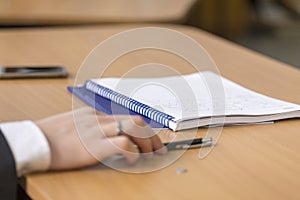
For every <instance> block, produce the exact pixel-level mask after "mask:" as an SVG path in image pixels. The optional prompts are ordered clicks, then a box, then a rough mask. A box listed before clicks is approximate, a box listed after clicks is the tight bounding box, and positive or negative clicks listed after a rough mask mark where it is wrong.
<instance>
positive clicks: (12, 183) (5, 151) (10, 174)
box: [0, 130, 17, 200]
mask: <svg viewBox="0 0 300 200" xmlns="http://www.w3.org/2000/svg"><path fill="white" fill-rule="evenodd" d="M16 192H17V175H16V166H15V160H14V157H13V155H12V152H11V150H10V148H9V146H8V143H7V141H6V139H5V137H4V135H3V134H2V132H1V130H0V199H3V200H4V199H5V200H15V199H16Z"/></svg>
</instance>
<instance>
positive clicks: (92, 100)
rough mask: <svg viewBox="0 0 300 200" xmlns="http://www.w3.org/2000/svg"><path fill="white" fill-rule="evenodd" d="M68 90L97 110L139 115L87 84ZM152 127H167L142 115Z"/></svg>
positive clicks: (107, 112) (116, 113)
mask: <svg viewBox="0 0 300 200" xmlns="http://www.w3.org/2000/svg"><path fill="white" fill-rule="evenodd" d="M67 89H68V91H69V92H71V93H72V94H73V95H75V96H76V97H77V98H79V99H80V100H81V101H83V102H84V103H85V104H87V105H88V106H91V107H92V108H95V109H96V110H98V111H100V112H103V113H106V114H109V115H112V114H114V115H128V114H130V115H139V114H138V113H136V112H133V111H131V110H128V109H127V108H125V107H123V106H121V105H119V104H117V103H114V102H112V101H110V100H109V99H107V98H104V97H101V96H100V95H98V94H95V93H94V92H91V91H89V90H87V89H86V88H85V86H77V87H72V86H68V87H67ZM140 116H141V117H143V119H144V120H145V121H146V122H147V123H148V124H149V125H150V126H151V127H152V128H166V127H164V126H163V125H162V124H159V123H157V122H155V121H153V120H151V119H149V118H147V117H145V116H142V115H140Z"/></svg>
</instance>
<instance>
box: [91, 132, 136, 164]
mask: <svg viewBox="0 0 300 200" xmlns="http://www.w3.org/2000/svg"><path fill="white" fill-rule="evenodd" d="M97 146H98V149H97V150H96V151H93V152H92V153H93V154H94V155H96V157H97V159H98V160H99V161H100V160H103V159H104V158H107V157H110V156H112V155H116V154H121V155H123V156H124V157H125V158H126V160H127V162H128V163H129V164H133V163H135V162H136V161H137V160H138V158H139V155H140V154H139V151H138V149H137V148H136V146H135V145H134V144H133V143H132V142H131V141H130V139H129V138H128V137H126V136H119V137H111V138H107V139H104V140H102V141H101V145H97Z"/></svg>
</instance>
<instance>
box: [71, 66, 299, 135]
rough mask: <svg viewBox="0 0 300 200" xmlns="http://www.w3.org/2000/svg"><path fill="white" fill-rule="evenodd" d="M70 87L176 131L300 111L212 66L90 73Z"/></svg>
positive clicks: (110, 108)
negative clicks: (154, 74) (181, 71)
mask: <svg viewBox="0 0 300 200" xmlns="http://www.w3.org/2000/svg"><path fill="white" fill-rule="evenodd" d="M68 89H69V90H70V91H71V92H73V93H74V94H75V95H76V96H78V97H79V98H80V99H81V100H83V101H84V102H86V103H88V104H89V105H91V106H94V107H95V108H96V109H98V110H100V111H104V112H106V113H109V114H119V113H120V112H119V111H118V109H120V108H121V109H123V111H124V110H129V114H133V113H137V114H140V115H142V116H144V117H146V118H147V119H149V120H150V121H151V120H152V121H154V122H156V123H158V124H161V125H163V126H165V127H168V128H170V129H172V130H174V131H176V130H183V129H189V128H195V127H200V126H206V125H222V124H223V123H224V124H225V125H228V124H247V123H258V122H267V121H274V120H279V119H286V118H295V117H300V105H297V104H293V103H289V102H285V101H281V100H278V99H274V98H271V97H267V96H264V95H262V94H259V93H256V92H254V91H251V90H249V89H246V88H244V87H242V86H240V85H238V84H236V83H234V82H232V81H230V80H228V79H226V78H223V77H221V76H219V75H217V74H214V73H213V72H199V73H194V74H189V75H183V76H170V77H162V78H122V79H121V78H103V79H92V80H87V81H86V83H85V85H84V86H78V87H74V88H72V87H69V88H68ZM109 102H110V103H109ZM108 104H109V105H108ZM95 105H97V106H95ZM123 114H124V112H123ZM149 120H148V121H149Z"/></svg>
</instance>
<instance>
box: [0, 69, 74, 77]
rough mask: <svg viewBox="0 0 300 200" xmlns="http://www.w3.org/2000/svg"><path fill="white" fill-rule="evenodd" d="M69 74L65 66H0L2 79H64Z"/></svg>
mask: <svg viewBox="0 0 300 200" xmlns="http://www.w3.org/2000/svg"><path fill="white" fill-rule="evenodd" d="M67 76H68V72H67V70H66V68H65V67H63V66H11V67H10V66H7V67H5V66H0V79H15V78H64V77H67Z"/></svg>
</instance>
